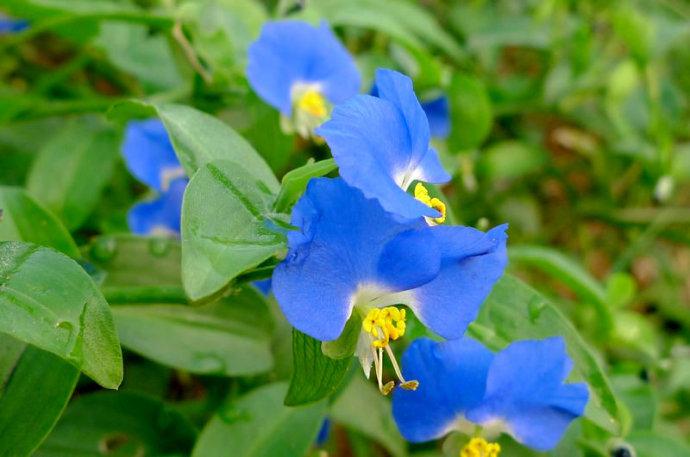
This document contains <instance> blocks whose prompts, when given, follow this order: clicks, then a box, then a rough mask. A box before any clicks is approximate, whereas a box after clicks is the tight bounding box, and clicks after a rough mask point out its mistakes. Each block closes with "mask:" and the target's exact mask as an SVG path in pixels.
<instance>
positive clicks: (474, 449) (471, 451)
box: [460, 437, 501, 457]
mask: <svg viewBox="0 0 690 457" xmlns="http://www.w3.org/2000/svg"><path fill="white" fill-rule="evenodd" d="M500 452H501V446H500V445H499V444H498V443H489V442H488V441H486V440H485V439H484V438H480V437H475V438H472V439H471V440H470V442H469V443H467V444H466V445H465V447H463V448H462V451H460V457H498V454H499V453H500Z"/></svg>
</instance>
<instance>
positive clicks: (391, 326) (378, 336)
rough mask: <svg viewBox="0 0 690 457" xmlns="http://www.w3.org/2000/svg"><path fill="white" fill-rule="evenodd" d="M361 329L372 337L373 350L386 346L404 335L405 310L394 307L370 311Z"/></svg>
mask: <svg viewBox="0 0 690 457" xmlns="http://www.w3.org/2000/svg"><path fill="white" fill-rule="evenodd" d="M362 328H363V329H364V331H365V332H367V333H369V334H370V335H371V336H373V337H374V339H373V341H372V343H371V345H372V346H373V347H375V348H384V347H386V346H388V343H389V341H390V340H394V341H395V340H397V339H398V338H400V337H401V336H403V335H404V334H405V310H404V309H398V308H396V307H394V306H387V307H386V308H373V309H371V310H370V311H369V312H368V313H367V315H366V317H365V318H364V321H362Z"/></svg>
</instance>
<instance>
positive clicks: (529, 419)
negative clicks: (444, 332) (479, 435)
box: [467, 337, 589, 451]
mask: <svg viewBox="0 0 690 457" xmlns="http://www.w3.org/2000/svg"><path fill="white" fill-rule="evenodd" d="M571 368H572V362H571V360H570V358H569V357H568V354H567V352H566V348H565V342H564V341H563V338H561V337H554V338H547V339H544V340H539V341H537V340H528V341H519V342H516V343H513V344H511V345H509V346H508V347H507V348H505V349H504V350H503V351H501V352H499V353H498V354H497V355H496V356H495V358H494V361H493V363H492V364H491V368H490V369H489V374H488V377H487V386H486V396H485V399H484V401H483V402H482V404H481V405H480V406H478V407H477V408H474V409H472V410H470V411H468V413H467V417H468V419H470V420H472V421H473V422H477V423H487V422H491V421H495V420H499V421H502V422H505V424H506V425H507V428H508V432H509V433H510V434H511V435H513V437H514V438H515V439H516V440H517V441H519V442H521V443H523V444H525V445H527V446H529V447H531V448H533V449H536V450H539V451H547V450H550V449H553V448H554V447H555V446H556V445H557V444H558V442H559V441H560V439H561V437H562V436H563V434H564V433H565V430H566V428H567V427H568V425H569V424H570V422H572V421H573V420H574V419H575V418H577V417H579V416H581V415H582V414H583V413H584V410H585V406H586V405H587V400H588V397H589V393H588V390H587V386H586V384H583V383H578V384H564V381H565V379H566V377H567V375H568V372H569V371H570V369H571Z"/></svg>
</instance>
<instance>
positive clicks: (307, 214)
mask: <svg viewBox="0 0 690 457" xmlns="http://www.w3.org/2000/svg"><path fill="white" fill-rule="evenodd" d="M291 223H292V225H294V226H295V227H297V228H298V229H299V230H296V231H292V232H289V233H288V254H287V257H286V258H285V260H284V261H283V262H282V263H281V264H280V265H278V267H277V268H276V269H275V271H274V273H273V292H274V294H275V297H276V299H277V300H278V303H279V304H280V307H281V309H282V311H283V313H284V314H285V316H286V317H287V319H288V321H289V322H290V323H291V324H292V325H293V326H294V327H295V328H297V329H298V330H300V331H302V332H304V333H306V334H308V335H310V336H312V337H314V338H316V339H318V340H321V341H330V340H334V339H336V338H338V336H339V335H340V334H341V332H342V331H343V328H344V327H345V323H346V322H347V320H348V319H349V318H350V316H351V315H352V314H353V312H354V313H357V315H358V317H359V318H360V319H361V320H362V322H363V324H362V332H361V334H360V344H359V345H358V351H357V352H358V354H357V355H358V356H359V357H360V361H361V362H362V365H363V368H364V370H365V373H367V374H368V373H369V370H370V368H371V364H372V363H374V364H376V367H377V378H379V387H381V384H380V381H381V379H380V377H381V372H380V363H382V360H381V358H382V352H383V350H385V351H386V352H387V353H388V354H389V356H392V353H391V352H390V347H389V346H388V342H389V340H395V339H397V338H398V337H399V336H401V335H402V334H403V333H404V331H405V310H404V309H403V310H398V309H397V308H395V307H394V306H393V305H400V304H404V305H407V306H408V307H409V308H410V309H412V311H414V313H415V315H416V316H417V317H418V318H419V319H420V320H421V321H422V322H423V323H424V324H425V325H426V326H428V327H429V328H430V329H431V330H433V331H434V332H436V333H438V334H439V335H441V336H443V337H445V338H458V337H460V336H462V334H463V333H464V331H465V329H466V328H467V325H468V324H469V323H470V322H471V321H472V320H474V318H475V317H476V315H477V312H478V311H479V307H480V305H481V304H482V302H483V301H484V299H485V298H486V296H487V295H488V294H489V292H490V290H491V288H492V287H493V285H494V283H495V282H496V281H497V280H498V278H499V277H500V276H501V275H502V274H503V270H504V268H505V265H506V261H507V260H506V249H505V242H506V235H505V230H506V226H505V225H502V226H499V227H496V228H494V229H492V230H490V231H489V232H488V233H484V232H481V231H479V230H475V229H472V228H469V227H451V226H432V227H430V226H428V225H427V224H426V222H425V221H424V219H423V218H418V219H415V220H407V219H402V218H400V217H398V216H396V215H394V214H391V213H388V212H386V211H384V209H383V208H382V207H381V205H379V204H378V202H377V201H376V200H371V199H367V198H366V197H365V196H364V194H363V193H362V192H361V191H359V190H358V189H355V188H353V187H350V186H348V185H347V184H346V183H345V182H344V181H343V180H342V179H339V178H338V179H328V178H318V179H313V180H312V181H311V182H310V183H309V185H308V186H307V190H306V192H305V194H304V195H303V196H302V198H301V199H300V200H299V201H298V202H297V204H296V205H295V207H294V209H293V213H292V222H291ZM391 358H392V357H391Z"/></svg>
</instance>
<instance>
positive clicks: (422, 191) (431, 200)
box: [414, 182, 446, 225]
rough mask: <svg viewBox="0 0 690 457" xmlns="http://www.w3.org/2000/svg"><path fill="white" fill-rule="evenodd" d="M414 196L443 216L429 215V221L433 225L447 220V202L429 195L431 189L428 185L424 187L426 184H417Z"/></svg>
mask: <svg viewBox="0 0 690 457" xmlns="http://www.w3.org/2000/svg"><path fill="white" fill-rule="evenodd" d="M414 198H416V199H417V200H419V201H420V202H422V203H424V204H425V205H427V206H430V207H432V208H434V209H435V210H436V211H438V212H439V213H441V217H436V218H431V217H427V218H426V220H427V222H429V223H430V224H432V225H435V224H443V223H444V222H445V221H446V204H445V203H443V202H442V201H441V200H440V199H438V198H436V197H431V196H430V195H429V191H428V190H427V188H426V187H424V184H422V183H421V182H418V183H417V185H416V186H415V187H414Z"/></svg>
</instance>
